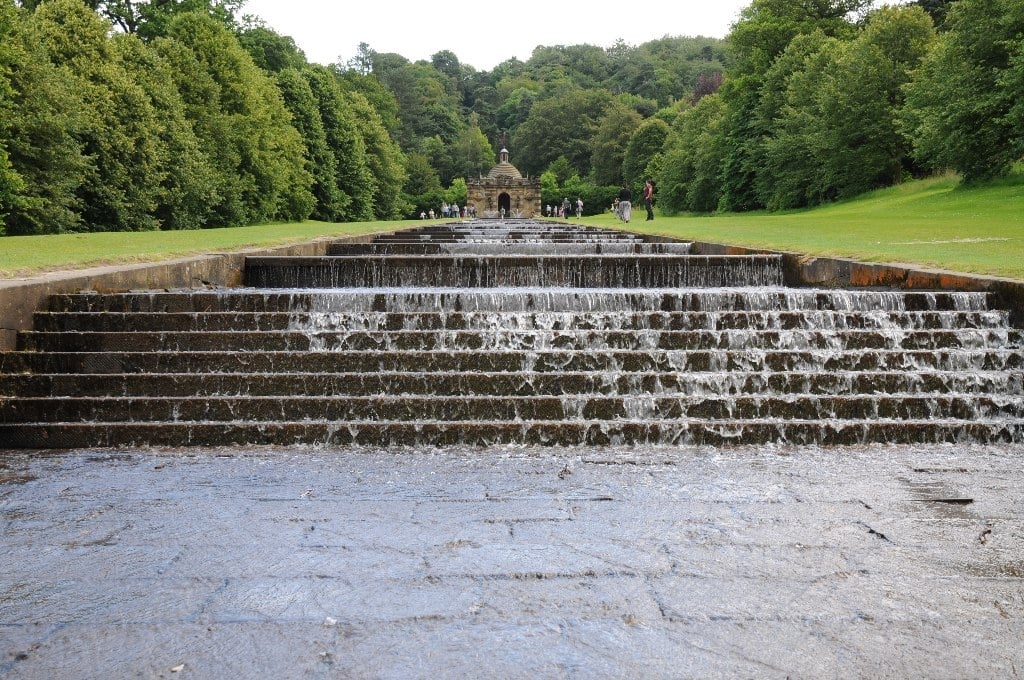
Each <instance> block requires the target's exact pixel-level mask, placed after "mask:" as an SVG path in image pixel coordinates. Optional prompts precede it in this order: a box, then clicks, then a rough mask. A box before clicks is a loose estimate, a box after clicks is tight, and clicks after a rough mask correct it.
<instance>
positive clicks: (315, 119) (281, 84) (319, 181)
mask: <svg viewBox="0 0 1024 680" xmlns="http://www.w3.org/2000/svg"><path fill="white" fill-rule="evenodd" d="M277 87H278V89H279V90H280V91H281V96H282V97H283V98H284V103H285V106H287V107H288V111H289V112H290V113H291V116H292V125H293V126H294V127H295V129H296V130H298V131H299V134H300V135H302V140H303V143H304V145H305V147H306V169H307V170H308V171H309V173H310V174H311V175H312V177H313V187H312V190H313V196H314V197H315V198H316V206H315V207H314V208H313V212H312V214H311V215H310V216H311V217H313V218H315V219H318V220H323V221H325V222H337V221H340V220H342V219H343V218H344V216H345V215H346V211H347V210H348V208H349V206H350V205H351V203H352V199H351V197H350V196H348V195H346V194H345V193H344V192H343V191H342V190H341V188H340V187H339V185H338V158H337V157H336V156H335V155H334V152H333V151H332V150H331V148H330V146H329V144H328V143H327V132H326V131H325V130H324V121H323V118H322V117H321V115H320V107H319V102H318V101H317V98H316V97H315V96H314V95H313V90H312V88H310V86H309V82H308V81H307V80H306V78H305V77H303V75H302V71H301V70H300V69H297V68H285V69H283V70H281V71H280V72H278V73H277Z"/></svg>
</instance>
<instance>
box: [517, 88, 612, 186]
mask: <svg viewBox="0 0 1024 680" xmlns="http://www.w3.org/2000/svg"><path fill="white" fill-rule="evenodd" d="M610 103H611V95H610V94H609V93H608V92H607V91H605V90H580V89H570V90H568V91H566V92H563V93H562V94H561V95H556V96H552V97H550V98H549V99H545V100H542V101H538V102H537V103H536V104H534V105H533V107H532V108H531V109H530V115H529V116H528V117H527V119H526V121H524V122H523V124H522V125H520V126H519V129H518V130H516V131H515V133H514V134H513V147H514V148H515V157H516V159H517V160H516V165H517V166H518V167H519V169H520V170H525V171H527V172H529V173H533V174H537V173H539V172H540V171H541V170H543V169H544V168H545V167H547V165H548V164H549V163H550V162H551V161H553V160H555V159H556V158H558V157H559V156H565V157H566V158H567V159H569V162H570V163H572V165H573V167H574V168H576V170H577V171H579V172H580V173H581V174H587V173H589V172H590V166H591V154H592V147H591V139H592V137H593V135H594V132H595V131H596V129H597V122H598V120H600V118H601V116H602V115H603V114H604V112H605V109H606V108H607V106H608V105H609V104H610Z"/></svg>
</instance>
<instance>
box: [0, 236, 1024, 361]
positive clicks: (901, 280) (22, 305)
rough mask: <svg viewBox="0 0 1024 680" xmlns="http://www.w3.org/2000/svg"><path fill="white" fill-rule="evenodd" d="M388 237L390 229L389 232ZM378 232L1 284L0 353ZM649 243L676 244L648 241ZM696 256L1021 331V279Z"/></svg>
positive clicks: (833, 262)
mask: <svg viewBox="0 0 1024 680" xmlns="http://www.w3.org/2000/svg"><path fill="white" fill-rule="evenodd" d="M389 233H390V232H389ZM378 235H379V232H378V233H376V234H364V235H361V236H352V237H330V238H321V239H316V240H314V241H310V242H308V243H301V244H293V245H288V246H282V247H279V248H269V249H259V250H247V251H239V252H232V253H211V254H208V255H200V256H196V257H188V258H182V259H178V260H168V261H165V262H157V263H149V264H136V265H115V266H109V267H95V268H91V269H82V270H77V271H70V272H53V273H49V274H43V275H40V276H38V277H33V278H25V279H10V280H6V281H0V350H12V349H14V348H15V342H16V338H17V333H18V331H22V330H29V329H30V328H31V327H32V313H33V312H35V311H37V310H41V309H44V308H45V307H46V302H47V299H48V297H49V296H50V295H54V294H57V293H74V292H78V291H81V290H95V291H98V292H101V293H108V292H119V291H129V290H167V289H169V290H175V289H187V288H233V287H237V286H241V285H242V284H243V280H244V276H243V275H244V270H245V259H246V258H247V257H249V256H268V255H280V256H298V255H318V256H322V255H325V254H326V251H327V246H328V244H330V243H337V242H348V243H367V242H369V241H371V240H372V239H373V237H374V236H378ZM648 238H649V240H651V241H657V242H669V241H672V240H673V239H669V238H664V237H648ZM692 252H693V253H694V254H698V255H749V254H756V253H779V254H781V255H782V256H783V271H784V275H785V282H786V284H787V285H790V286H797V287H800V286H805V287H806V286H817V287H825V288H863V287H869V288H891V289H898V290H962V291H984V292H990V293H993V294H994V295H996V297H997V306H998V307H1000V308H1004V309H1008V310H1010V313H1011V323H1013V325H1014V326H1018V327H1020V326H1024V281H1016V280H1013V279H1006V278H999V277H992V276H980V275H972V274H961V273H957V272H950V271H942V270H929V269H921V268H915V267H913V266H911V265H900V264H872V263H866V262H857V261H855V260H848V259H842V258H829V257H810V256H807V255H802V254H800V253H790V252H780V251H771V250H762V249H753V248H743V247H737V246H729V245H724V244H721V243H709V242H703V241H697V242H694V244H693V251H692Z"/></svg>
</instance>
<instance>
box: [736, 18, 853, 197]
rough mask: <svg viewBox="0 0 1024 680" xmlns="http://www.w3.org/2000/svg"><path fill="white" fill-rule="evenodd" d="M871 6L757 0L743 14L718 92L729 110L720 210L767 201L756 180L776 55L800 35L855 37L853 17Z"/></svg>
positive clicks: (767, 123) (770, 116)
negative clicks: (768, 80) (765, 102)
mask: <svg viewBox="0 0 1024 680" xmlns="http://www.w3.org/2000/svg"><path fill="white" fill-rule="evenodd" d="M870 4H871V0H809V1H807V2H804V1H803V0H754V1H753V2H752V3H751V4H750V5H748V6H747V7H746V8H745V9H744V10H743V11H742V12H741V13H740V19H739V21H737V22H736V23H735V24H734V25H733V27H732V30H731V31H730V33H729V36H728V38H727V40H728V43H729V49H730V53H731V55H732V59H733V68H732V70H731V71H730V77H729V78H728V79H727V80H726V81H725V83H724V84H723V86H722V88H721V90H720V91H719V92H720V93H721V96H722V98H723V100H724V102H725V104H726V109H727V112H728V117H727V120H726V122H725V128H724V129H725V135H726V148H727V152H726V155H725V158H724V160H723V165H722V169H721V182H722V198H721V208H722V209H724V210H753V209H756V208H760V207H763V205H764V204H763V203H762V202H761V201H760V199H759V196H758V189H757V180H758V173H759V170H760V169H761V168H763V167H764V166H765V160H766V150H765V148H764V141H765V140H766V139H768V138H769V126H770V124H771V121H772V120H773V119H774V118H775V114H776V112H774V111H771V110H770V109H768V108H766V107H765V106H763V105H762V102H761V98H762V95H763V93H764V92H766V91H770V88H765V87H764V85H765V76H766V74H767V73H768V72H769V70H770V69H771V68H772V65H773V63H774V62H775V59H776V58H777V57H778V56H779V55H780V54H782V52H783V51H784V50H785V49H786V47H787V46H788V45H789V43H790V41H792V40H793V38H795V37H796V36H798V35H802V34H810V33H815V32H820V33H822V34H823V35H826V36H833V37H839V38H848V37H852V36H853V35H854V34H855V32H856V26H855V25H854V23H853V22H851V21H850V17H851V16H852V15H855V14H863V13H864V12H865V11H866V10H867V9H868V7H869V6H870Z"/></svg>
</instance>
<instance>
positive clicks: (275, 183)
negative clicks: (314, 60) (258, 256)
mask: <svg viewBox="0 0 1024 680" xmlns="http://www.w3.org/2000/svg"><path fill="white" fill-rule="evenodd" d="M168 34H169V37H170V38H172V40H171V41H167V42H165V43H162V44H161V46H160V47H161V49H162V50H163V51H164V52H165V55H166V58H168V59H169V60H170V61H171V63H173V64H174V73H175V77H176V79H177V80H176V84H177V86H178V90H179V91H180V92H182V96H183V99H184V100H185V104H186V111H187V112H188V115H189V118H190V120H191V121H192V123H193V126H194V129H195V130H196V133H197V134H198V135H199V137H200V139H201V140H202V142H203V144H204V147H205V148H206V149H208V150H209V151H208V153H209V154H210V155H211V161H212V165H213V166H214V168H215V172H216V176H215V183H216V186H215V188H216V190H217V196H218V198H219V201H218V203H217V204H216V205H215V206H213V212H212V215H211V218H210V221H209V222H208V225H207V226H240V225H247V224H258V223H261V222H268V221H274V220H302V219H305V218H306V217H308V216H309V215H310V213H311V212H312V210H313V207H314V205H315V198H314V196H313V193H312V190H311V187H312V184H313V178H312V176H311V175H310V174H309V171H308V170H307V169H306V149H305V145H304V144H303V141H302V138H301V136H300V135H299V133H298V131H297V130H296V129H295V128H294V127H293V126H292V124H291V115H290V114H289V112H288V109H287V108H286V107H285V105H284V101H283V99H282V97H281V93H280V91H279V90H278V89H277V85H276V83H275V82H274V81H273V80H272V79H271V78H270V76H269V75H268V74H266V73H265V72H263V71H262V70H261V69H260V68H259V67H258V66H256V64H255V63H254V62H253V60H252V57H250V56H249V54H248V53H247V52H246V51H245V50H244V49H243V48H242V46H241V45H240V44H239V43H238V40H237V39H236V38H235V36H234V34H233V33H232V32H230V31H229V30H228V29H227V28H225V27H224V26H223V25H221V24H220V23H218V22H217V21H216V20H215V19H212V18H210V17H208V16H204V15H201V14H181V15H178V16H176V17H175V18H174V19H173V21H172V22H171V23H170V26H169V27H168Z"/></svg>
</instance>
